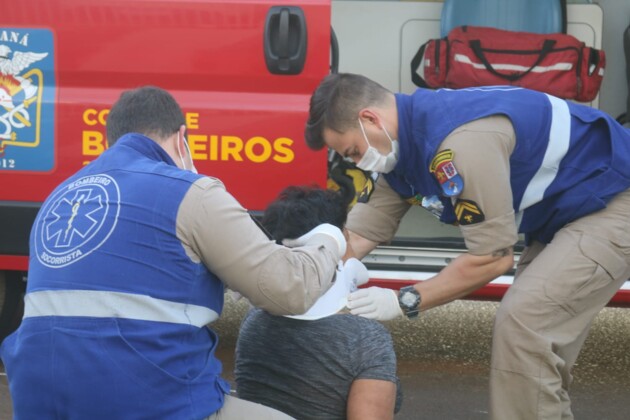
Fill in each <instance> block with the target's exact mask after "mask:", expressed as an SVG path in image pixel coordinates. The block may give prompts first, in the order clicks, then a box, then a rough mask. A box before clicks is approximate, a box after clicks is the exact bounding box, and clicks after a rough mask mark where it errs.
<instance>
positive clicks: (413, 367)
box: [0, 301, 630, 420]
mask: <svg viewBox="0 0 630 420" xmlns="http://www.w3.org/2000/svg"><path fill="white" fill-rule="evenodd" d="M496 308H497V304H496V303H492V302H473V301H457V302H453V303H451V304H449V305H446V306H444V307H441V308H436V309H433V310H431V311H428V312H425V313H423V314H422V315H421V316H420V318H418V319H416V320H414V321H409V320H400V321H392V322H388V323H386V326H387V327H388V329H389V330H390V331H391V333H392V337H393V338H394V343H395V346H396V353H397V355H398V361H399V363H398V372H399V377H400V379H401V383H402V386H403V392H404V402H403V406H402V409H401V411H400V413H398V415H397V416H396V419H397V420H398V419H440V420H441V419H458V420H459V419H462V420H466V419H485V418H487V404H488V387H487V381H488V364H489V360H490V355H489V346H490V341H491V337H490V335H491V330H492V320H493V317H494V313H495V311H496ZM246 310H247V307H246V305H245V304H243V303H239V304H232V303H230V304H227V305H226V309H225V312H224V315H223V316H222V319H221V320H220V321H219V322H218V323H217V324H216V326H215V329H216V330H217V331H218V332H219V336H220V337H221V344H220V351H219V355H220V358H221V359H222V360H223V362H224V368H225V376H226V378H227V379H228V380H230V381H232V366H233V346H234V343H235V340H236V334H237V331H238V325H239V324H240V320H241V319H242V316H243V315H244V314H245V312H246ZM2 373H3V370H2V369H1V368H0V375H2ZM573 374H574V378H575V381H574V385H573V388H572V391H571V397H572V401H573V412H574V415H575V418H576V419H577V420H580V419H589V420H590V419H598V420H626V419H628V418H630V309H619V308H606V309H604V310H603V311H602V312H601V313H600V314H599V315H598V317H597V318H596V320H595V322H594V325H593V328H592V329H591V334H590V336H589V338H588V339H587V341H586V343H585V345H584V348H583V351H582V353H581V355H580V357H579V359H578V361H577V365H576V367H575V369H574V372H573ZM11 413H12V410H11V401H10V397H9V392H8V388H7V382H6V376H0V419H10V418H11Z"/></svg>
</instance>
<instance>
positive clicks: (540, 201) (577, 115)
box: [385, 86, 630, 243]
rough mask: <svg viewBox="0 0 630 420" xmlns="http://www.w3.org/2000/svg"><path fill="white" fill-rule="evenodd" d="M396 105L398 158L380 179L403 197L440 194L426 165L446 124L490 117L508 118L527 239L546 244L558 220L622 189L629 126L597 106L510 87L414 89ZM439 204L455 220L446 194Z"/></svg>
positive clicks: (516, 201)
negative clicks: (625, 125)
mask: <svg viewBox="0 0 630 420" xmlns="http://www.w3.org/2000/svg"><path fill="white" fill-rule="evenodd" d="M396 103H397V107H398V137H399V143H400V144H399V145H400V153H399V155H400V160H399V162H398V164H397V166H396V168H394V170H393V171H392V172H390V173H389V174H386V175H385V177H386V179H387V181H388V182H389V184H390V185H391V186H392V188H394V190H395V191H397V192H398V193H399V194H400V195H401V196H403V197H405V198H410V197H414V196H416V197H417V196H433V195H438V196H440V195H442V189H441V188H440V185H439V184H438V182H437V180H436V179H435V178H434V176H433V175H432V174H431V173H430V172H429V167H430V164H431V161H432V159H433V157H434V156H435V154H436V151H437V150H438V147H439V145H440V144H441V143H442V141H443V140H444V139H445V138H446V136H448V134H449V133H451V132H452V131H453V130H454V129H456V128H457V127H459V126H461V125H462V124H465V123H468V122H470V121H473V120H476V119H479V118H484V117H488V116H491V115H504V116H506V117H507V118H509V119H510V121H511V122H512V125H513V126H514V130H515V133H516V145H515V148H514V151H513V153H512V155H511V157H510V184H511V187H512V194H513V205H514V211H515V213H516V215H517V224H518V226H519V232H520V233H524V234H525V235H526V240H527V242H528V243H529V242H530V241H531V240H533V239H536V240H539V241H542V242H544V243H548V242H550V241H551V239H552V238H553V236H554V234H555V233H556V232H557V231H558V230H559V229H560V228H562V227H563V226H564V225H565V224H567V223H569V222H571V221H573V220H576V219H578V218H579V217H582V216H585V215H587V214H589V213H592V212H594V211H597V210H600V209H602V208H604V207H605V206H606V203H607V202H608V201H610V200H611V199H612V198H613V197H614V196H615V195H616V194H617V193H619V192H621V191H624V190H626V189H628V188H629V187H630V130H628V129H625V128H624V127H622V126H621V125H620V124H618V123H617V122H616V121H615V120H614V119H613V118H611V117H610V116H608V115H607V114H605V113H603V112H601V111H599V110H597V109H594V108H591V107H588V106H585V105H579V104H575V103H572V102H569V101H564V100H561V99H558V98H555V97H553V96H550V95H547V94H544V93H540V92H536V91H532V90H527V89H521V88H516V87H510V86H493V87H483V88H469V89H460V90H450V89H440V90H437V91H432V90H427V89H419V90H417V91H416V92H415V93H414V94H412V95H402V94H398V95H396ZM465 185H466V179H464V188H465ZM488 188H492V185H489V186H488ZM442 202H443V204H444V206H445V207H444V212H443V214H442V216H441V220H442V221H443V222H446V223H453V222H455V220H456V219H455V215H454V212H453V207H452V205H451V200H450V199H448V198H445V197H442Z"/></svg>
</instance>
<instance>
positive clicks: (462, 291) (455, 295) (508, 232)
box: [346, 116, 518, 320]
mask: <svg viewBox="0 0 630 420" xmlns="http://www.w3.org/2000/svg"><path fill="white" fill-rule="evenodd" d="M514 146H515V135H514V130H513V128H512V125H511V123H510V121H509V120H508V119H507V118H506V117H502V116H492V117H487V118H483V119H480V120H477V121H473V122H471V123H468V124H465V125H463V126H461V127H459V128H458V129H456V130H455V131H453V132H452V133H451V134H450V135H449V136H448V137H447V138H446V139H445V140H444V141H443V142H442V144H441V146H440V151H441V150H445V149H450V150H452V151H453V152H454V157H453V163H454V165H455V168H456V169H457V171H458V172H459V174H460V176H461V177H462V179H463V180H464V189H463V191H462V193H461V195H459V196H458V197H456V198H455V199H454V200H453V201H454V205H455V204H456V203H457V200H458V199H459V200H469V201H472V202H473V203H474V206H475V207H476V208H477V209H478V210H479V211H480V212H481V213H482V214H483V220H482V221H477V220H478V218H477V220H475V221H474V222H473V223H467V221H465V220H460V223H459V227H460V229H461V232H462V234H463V236H464V240H465V242H466V247H467V249H468V252H467V253H464V254H461V255H460V256H458V257H457V258H455V259H454V260H453V261H452V262H451V263H450V264H448V265H447V266H446V267H444V268H443V269H442V270H441V271H440V272H439V273H438V274H437V275H435V276H434V277H432V278H430V279H428V280H426V281H423V282H419V283H417V284H416V285H415V286H414V287H415V288H416V289H417V290H418V292H419V293H420V295H421V304H420V310H421V311H424V310H427V309H430V308H433V307H436V306H439V305H442V304H445V303H448V302H451V301H453V300H455V299H459V298H462V297H464V296H466V295H468V294H469V293H471V292H473V291H475V290H477V289H479V288H480V287H483V286H484V285H486V284H487V283H489V282H490V281H492V280H494V279H495V278H497V277H498V276H500V275H502V274H504V273H505V272H506V271H508V270H509V269H511V268H512V267H513V264H514V256H513V251H512V247H513V245H514V244H515V243H516V242H517V240H518V235H517V228H516V223H515V219H514V209H513V204H512V190H511V186H510V168H509V157H510V154H511V153H512V151H513V149H514ZM379 181H380V180H379ZM387 189H389V191H390V192H387V191H386V190H387ZM376 193H377V190H376V189H375V191H374V194H373V196H372V197H371V199H370V202H371V201H372V199H373V198H376V199H375V200H374V206H377V207H378V204H379V202H380V201H381V199H380V198H379V197H378V196H376ZM392 193H393V194H395V192H393V191H392V190H391V188H389V187H386V188H385V191H382V192H381V198H382V196H385V195H388V194H389V195H390V199H391V195H392ZM398 201H399V204H398V207H401V206H402V205H401V204H400V201H402V199H398ZM368 204H369V202H368ZM357 206H358V205H357ZM391 206H392V205H391V204H390V207H391ZM355 207H356V206H355ZM353 212H355V208H353V210H352V211H351V213H350V216H349V218H348V223H347V225H346V226H347V228H348V230H349V231H350V234H349V247H350V248H351V249H352V250H353V252H354V254H355V256H356V257H357V258H359V259H360V258H363V257H364V256H365V255H367V254H368V253H369V252H370V251H371V250H372V249H374V247H376V245H378V243H381V242H386V241H388V240H391V238H392V237H393V235H394V233H395V228H394V229H391V230H389V231H388V230H387V228H386V227H387V226H388V225H389V226H391V225H394V226H397V223H398V221H396V220H395V219H396V217H398V214H397V213H395V212H394V216H393V217H392V216H388V218H390V219H393V220H391V221H390V222H389V223H384V224H383V223H382V222H381V224H380V228H375V226H379V225H378V224H377V223H373V222H372V221H373V220H378V219H382V218H384V216H383V213H382V210H379V209H378V208H377V209H374V208H366V207H365V206H363V207H362V208H357V209H356V214H354V215H353ZM364 225H368V226H366V227H365V228H364V227H363V226H364ZM379 230H380V234H379ZM384 232H387V233H384ZM370 289H374V290H370ZM366 290H367V291H366ZM380 305H384V306H388V307H389V308H381V309H378V307H379V306H380ZM394 305H398V295H397V293H396V292H392V291H389V290H387V289H380V288H376V287H373V288H369V289H365V290H359V291H357V292H354V293H353V294H352V295H350V297H349V303H348V306H349V307H350V308H351V312H352V313H353V314H356V315H362V316H365V317H368V318H374V319H380V320H387V319H393V318H395V317H396V316H397V315H402V311H396V307H395V306H394Z"/></svg>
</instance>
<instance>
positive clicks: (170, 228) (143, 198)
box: [1, 134, 229, 419]
mask: <svg viewBox="0 0 630 420" xmlns="http://www.w3.org/2000/svg"><path fill="white" fill-rule="evenodd" d="M199 177H200V176H199V175H196V174H193V173H192V172H189V171H183V170H181V169H179V168H177V167H176V166H175V164H174V163H173V161H172V159H171V158H170V157H169V156H168V154H166V152H165V151H164V150H163V149H162V148H161V147H160V146H159V145H158V144H156V143H155V142H154V141H152V140H151V139H149V138H146V137H144V136H142V135H139V134H129V135H126V136H124V137H122V138H121V139H120V140H119V141H118V142H117V143H116V144H115V145H114V146H113V147H112V148H110V149H109V150H107V151H106V152H105V153H103V155H102V156H101V157H99V158H98V159H97V160H95V161H94V162H92V163H91V164H89V165H87V166H86V167H85V168H83V169H81V170H80V171H79V172H77V173H76V174H75V175H74V176H72V177H71V178H70V179H68V180H66V181H65V182H64V183H63V184H61V185H60V186H59V187H58V188H56V189H55V191H54V192H53V193H52V194H51V195H50V196H49V197H48V198H47V200H46V201H45V202H44V204H43V206H42V208H41V210H40V211H39V213H38V215H37V218H36V220H35V223H34V225H33V229H32V232H31V239H30V261H29V277H28V283H27V294H26V296H25V315H24V320H23V322H22V324H21V326H20V327H19V329H18V330H17V331H16V332H15V333H13V334H12V335H11V336H9V337H8V338H7V339H5V341H4V343H3V346H2V349H1V356H2V360H3V362H4V364H5V366H6V370H7V375H8V378H9V385H10V391H11V395H12V398H13V403H14V412H15V417H16V418H17V419H19V418H26V419H31V418H63V419H73V418H76V419H87V418H89V419H96V418H103V419H105V418H107V419H114V418H116V419H127V418H130V419H131V418H133V419H136V418H147V419H158V418H160V419H166V418H168V419H199V418H203V417H206V416H208V415H210V414H212V413H214V412H215V411H217V410H218V409H219V408H220V407H221V406H222V405H223V399H224V394H226V393H229V384H228V383H227V382H225V381H224V380H223V379H222V378H221V377H220V374H221V363H220V362H219V361H218V360H217V359H216V357H215V355H214V352H215V348H216V345H217V341H218V338H217V335H216V334H215V333H214V332H213V331H211V330H210V329H209V328H207V327H206V324H207V323H209V322H211V321H212V320H214V319H216V318H217V317H218V315H219V314H220V313H221V310H222V308H223V292H224V289H223V284H222V283H221V281H220V280H219V279H218V278H217V277H216V276H215V275H214V274H212V273H211V272H209V271H208V270H207V268H206V267H205V266H204V265H203V264H201V263H195V262H193V261H191V259H190V258H189V257H188V256H187V255H186V252H185V250H184V248H183V246H182V243H181V242H180V240H179V239H178V238H177V236H176V219H177V213H178V209H179V206H180V203H181V201H182V199H183V197H184V195H185V194H186V192H187V191H188V190H189V188H190V186H191V184H192V183H193V182H195V181H196V180H197V179H198V178H199Z"/></svg>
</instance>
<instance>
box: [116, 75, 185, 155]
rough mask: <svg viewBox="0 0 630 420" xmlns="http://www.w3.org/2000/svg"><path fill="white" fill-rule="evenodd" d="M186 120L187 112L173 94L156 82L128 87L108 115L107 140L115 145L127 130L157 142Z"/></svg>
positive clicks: (174, 131) (172, 132) (174, 130)
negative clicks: (154, 84) (152, 84)
mask: <svg viewBox="0 0 630 420" xmlns="http://www.w3.org/2000/svg"><path fill="white" fill-rule="evenodd" d="M183 124H185V119H184V113H183V112H182V109H181V108H180V106H179V104H178V103H177V101H176V100H175V98H173V96H172V95H171V94H170V93H168V92H167V91H165V90H164V89H161V88H159V87H155V86H143V87H140V88H137V89H133V90H128V91H125V92H123V93H122V95H120V98H119V99H118V101H116V103H115V104H114V105H113V106H112V109H111V111H110V112H109V115H108V116H107V142H108V144H109V146H113V145H114V143H116V141H117V140H118V139H119V138H121V137H122V136H123V135H125V134H127V133H140V134H144V135H145V136H147V137H150V138H152V139H153V140H155V141H157V142H161V141H162V140H164V139H166V138H168V137H169V136H171V135H173V134H174V133H176V132H177V130H179V128H180V127H181V126H182V125H183Z"/></svg>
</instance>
